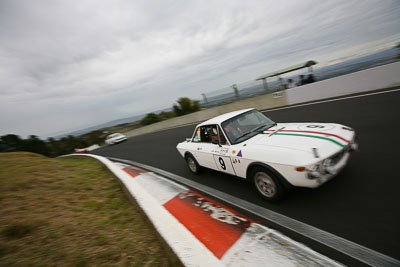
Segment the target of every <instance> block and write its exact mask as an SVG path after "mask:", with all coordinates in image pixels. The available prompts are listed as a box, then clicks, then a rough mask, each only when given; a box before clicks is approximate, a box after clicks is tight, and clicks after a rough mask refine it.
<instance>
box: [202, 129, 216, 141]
mask: <svg viewBox="0 0 400 267" xmlns="http://www.w3.org/2000/svg"><path fill="white" fill-rule="evenodd" d="M200 132H201V133H204V135H202V137H204V138H202V142H205V143H212V140H213V139H214V140H218V132H217V126H216V125H206V126H203V127H201V130H200Z"/></svg>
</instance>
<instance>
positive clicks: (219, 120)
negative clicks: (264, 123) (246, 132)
mask: <svg viewBox="0 0 400 267" xmlns="http://www.w3.org/2000/svg"><path fill="white" fill-rule="evenodd" d="M253 109H254V108H247V109H241V110H236V111H232V112H229V113H225V114H222V115H219V116H217V117H214V118H211V119H209V120H206V121H204V122H202V123H200V124H199V125H197V126H202V125H210V124H221V123H222V122H224V121H226V120H228V119H230V118H232V117H235V116H237V115H239V114H242V113H245V112H247V111H249V110H253Z"/></svg>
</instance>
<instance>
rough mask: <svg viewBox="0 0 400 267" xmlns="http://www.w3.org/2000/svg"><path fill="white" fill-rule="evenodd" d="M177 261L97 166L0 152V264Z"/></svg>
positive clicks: (83, 161)
mask: <svg viewBox="0 0 400 267" xmlns="http://www.w3.org/2000/svg"><path fill="white" fill-rule="evenodd" d="M177 262H178V261H177V259H176V258H175V257H173V256H171V253H169V251H168V250H166V249H165V247H164V246H163V244H162V243H161V241H160V240H159V238H158V237H157V234H156V233H155V232H154V229H153V228H152V226H150V225H149V224H148V221H147V219H146V218H145V217H144V215H143V213H142V211H141V210H140V208H139V207H138V206H137V205H136V204H135V203H132V202H131V201H129V199H128V197H127V196H126V195H125V194H124V192H123V191H122V189H121V186H120V184H119V183H118V181H117V180H116V178H115V177H113V175H112V174H111V173H110V172H109V171H108V169H106V168H105V167H104V166H103V165H102V164H100V163H99V162H97V161H96V160H93V159H89V158H57V159H49V158H46V157H43V156H40V155H37V154H33V153H1V154H0V266H10V265H11V266H54V265H60V266H99V265H102V266H171V265H173V266H175V265H177Z"/></svg>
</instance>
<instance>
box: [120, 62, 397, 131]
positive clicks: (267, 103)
mask: <svg viewBox="0 0 400 267" xmlns="http://www.w3.org/2000/svg"><path fill="white" fill-rule="evenodd" d="M399 74H400V62H395V63H391V64H387V65H383V66H379V67H375V68H371V69H367V70H363V71H359V72H355V73H351V74H347V75H343V76H339V77H336V78H332V79H327V80H323V81H320V82H316V83H313V84H308V85H303V86H300V87H295V88H292V89H288V90H285V91H281V92H277V93H273V94H267V95H262V96H257V97H253V98H249V99H245V100H241V101H237V102H234V103H230V104H227V105H223V106H219V107H214V108H210V109H205V110H202V111H199V112H195V113H192V114H188V115H185V116H180V117H176V118H173V119H169V120H166V121H162V122H158V123H154V124H151V125H148V126H145V127H141V128H139V129H136V130H132V131H129V132H127V133H125V134H126V135H127V136H128V137H133V136H137V135H141V134H146V133H151V132H156V131H160V130H164V129H168V128H173V127H177V126H181V125H186V124H193V123H196V122H200V121H205V120H207V119H210V118H212V117H215V116H218V115H220V114H223V113H226V112H230V111H234V110H238V109H244V108H256V109H259V110H264V109H270V108H275V107H281V106H286V105H292V104H298V103H304V102H310V101H316V100H322V99H326V98H331V97H337V96H344V95H350V94H355V93H362V92H368V91H373V90H378V89H384V88H390V87H395V86H400V75H399Z"/></svg>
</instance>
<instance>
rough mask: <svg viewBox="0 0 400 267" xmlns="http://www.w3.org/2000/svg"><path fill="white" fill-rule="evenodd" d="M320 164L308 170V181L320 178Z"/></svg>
mask: <svg viewBox="0 0 400 267" xmlns="http://www.w3.org/2000/svg"><path fill="white" fill-rule="evenodd" d="M321 167H322V166H321V163H317V164H315V165H313V166H311V167H310V168H308V174H307V176H308V178H309V179H316V178H318V177H320V176H321Z"/></svg>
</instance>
